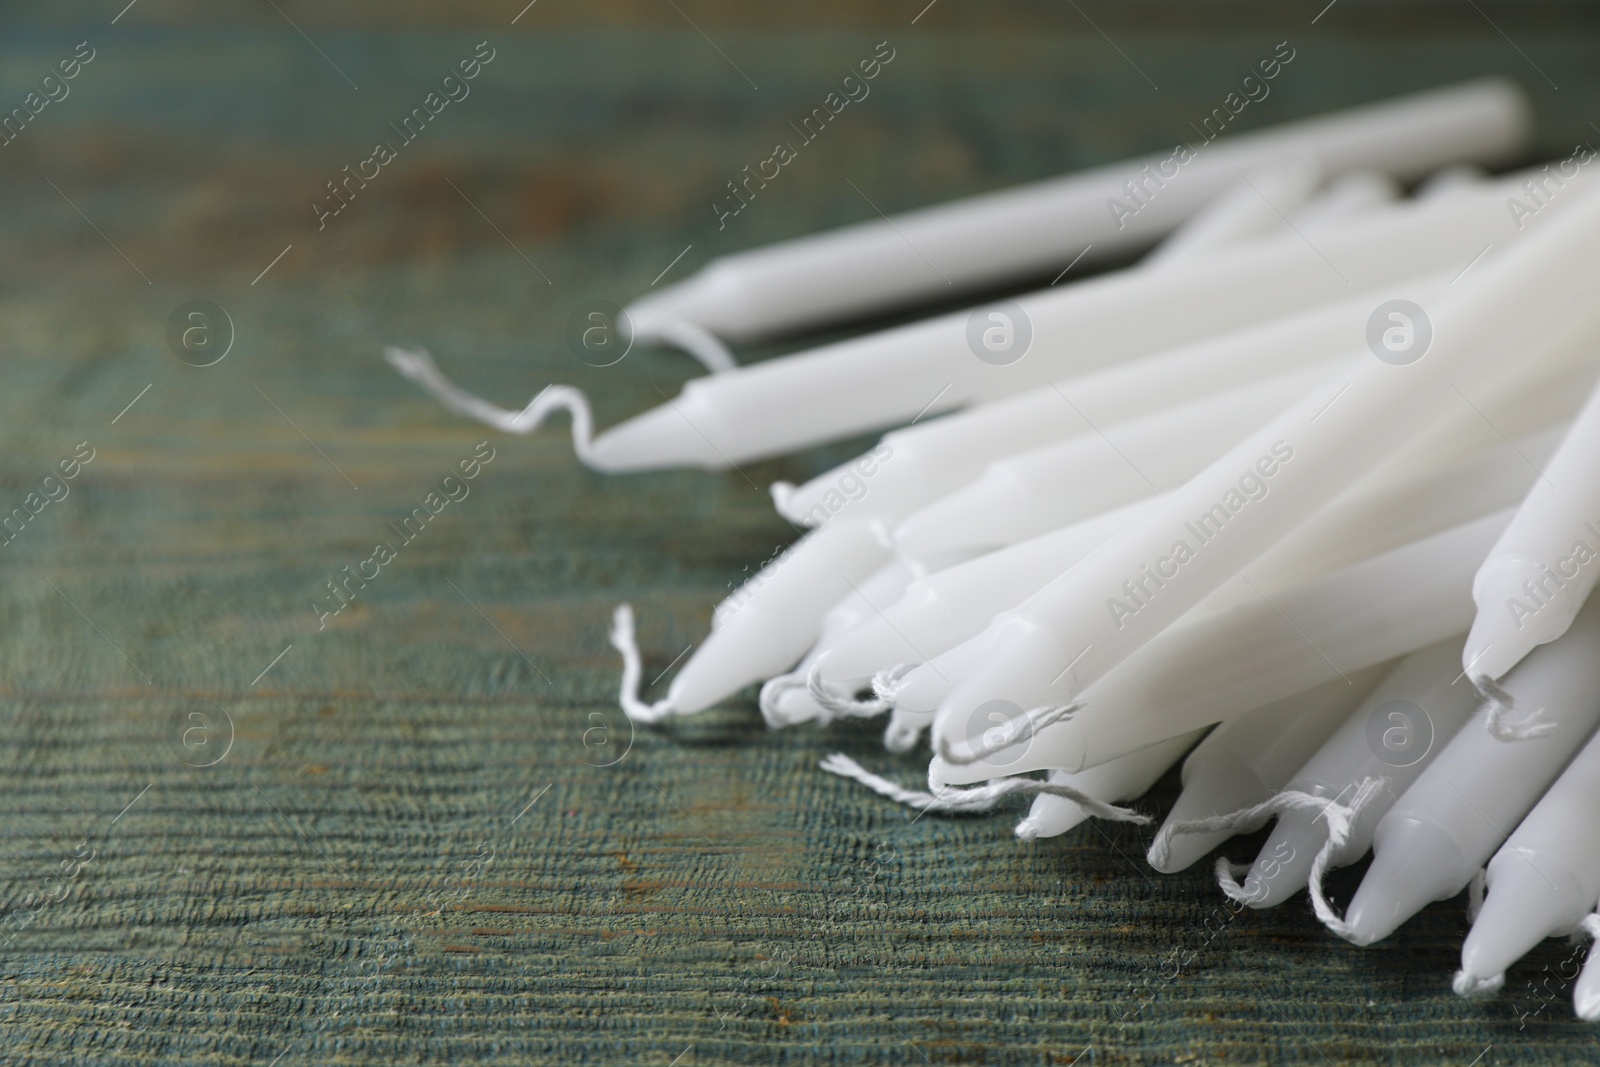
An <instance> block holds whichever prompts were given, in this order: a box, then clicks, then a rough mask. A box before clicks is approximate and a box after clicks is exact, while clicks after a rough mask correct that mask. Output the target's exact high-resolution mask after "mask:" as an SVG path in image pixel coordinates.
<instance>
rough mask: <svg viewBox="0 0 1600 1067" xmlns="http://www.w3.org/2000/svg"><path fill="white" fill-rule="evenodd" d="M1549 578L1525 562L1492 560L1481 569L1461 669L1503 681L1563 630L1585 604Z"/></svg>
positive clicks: (1539, 569)
mask: <svg viewBox="0 0 1600 1067" xmlns="http://www.w3.org/2000/svg"><path fill="white" fill-rule="evenodd" d="M1551 578H1552V575H1551V574H1550V573H1548V572H1546V571H1545V569H1544V568H1542V567H1540V566H1538V565H1537V564H1534V563H1531V562H1529V561H1527V560H1523V559H1506V560H1490V561H1489V562H1488V563H1486V564H1485V565H1484V566H1483V568H1482V569H1481V570H1479V572H1478V575H1477V577H1476V578H1474V579H1473V582H1472V600H1473V603H1474V604H1476V605H1477V608H1478V613H1477V616H1476V617H1475V618H1474V619H1473V620H1472V629H1471V631H1469V632H1468V634H1467V643H1466V645H1465V646H1463V648H1462V650H1461V667H1462V669H1463V670H1465V671H1466V672H1467V673H1468V674H1472V675H1482V676H1485V677H1488V678H1494V679H1500V678H1504V677H1505V675H1506V672H1508V671H1509V670H1511V668H1513V667H1515V666H1516V665H1517V664H1518V663H1520V662H1521V661H1522V658H1523V657H1524V656H1526V655H1527V654H1528V653H1529V652H1532V651H1533V650H1534V649H1535V648H1537V647H1538V646H1539V645H1542V644H1544V643H1545V642H1546V641H1554V640H1555V639H1556V638H1558V637H1560V636H1561V635H1562V634H1564V633H1566V632H1567V628H1568V627H1570V626H1571V625H1572V620H1573V619H1574V618H1575V617H1576V616H1577V613H1578V609H1579V608H1581V607H1582V606H1583V605H1582V603H1581V602H1579V603H1574V601H1573V598H1572V596H1571V595H1570V594H1569V592H1568V591H1567V590H1566V589H1563V588H1559V587H1555V586H1554V585H1553V583H1552V581H1551Z"/></svg>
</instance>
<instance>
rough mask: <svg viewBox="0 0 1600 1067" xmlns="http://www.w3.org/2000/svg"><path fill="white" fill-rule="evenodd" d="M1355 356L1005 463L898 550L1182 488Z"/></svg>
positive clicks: (950, 542) (1072, 518) (956, 544)
mask: <svg viewBox="0 0 1600 1067" xmlns="http://www.w3.org/2000/svg"><path fill="white" fill-rule="evenodd" d="M1354 369H1355V364H1354V362H1353V360H1352V359H1351V358H1350V357H1343V358H1340V359H1337V360H1325V361H1323V362H1320V363H1317V364H1314V365H1312V366H1310V367H1306V368H1303V369H1300V370H1295V371H1291V372H1289V373H1287V374H1276V375H1271V376H1268V377H1263V378H1261V379H1259V380H1257V381H1255V382H1252V383H1250V384H1247V385H1242V386H1238V387H1236V388H1233V389H1228V390H1225V391H1222V392H1218V393H1213V394H1211V395H1209V396H1204V397H1201V398H1200V399H1198V400H1195V401H1192V402H1190V403H1187V404H1180V405H1177V406H1175V407H1171V408H1167V409H1165V410H1163V411H1158V412H1154V413H1152V414H1150V415H1146V416H1143V417H1142V418H1138V419H1130V420H1128V421H1126V422H1120V423H1114V424H1111V425H1101V426H1098V427H1096V428H1095V429H1093V430H1090V431H1088V432H1086V433H1081V434H1078V435H1077V436H1074V437H1069V438H1067V439H1065V440H1062V441H1056V442H1053V443H1051V444H1048V445H1041V446H1039V447H1037V448H1031V449H1029V450H1027V451H1026V452H1020V453H1017V454H1014V455H1011V456H1007V457H1005V458H1004V459H1001V460H997V461H996V462H994V463H991V464H989V466H988V467H987V468H986V469H985V470H984V472H983V474H982V475H980V476H979V477H978V479H977V480H976V481H974V482H972V483H970V484H968V485H967V486H965V487H963V488H960V489H957V490H956V491H954V492H952V493H949V494H947V495H945V496H943V497H941V498H939V499H938V500H936V501H934V502H933V503H931V504H929V505H928V506H926V507H923V508H920V509H918V510H917V511H914V512H912V513H911V514H909V515H907V516H906V517H905V518H904V519H903V520H901V522H900V523H899V524H898V525H896V526H895V527H894V533H893V536H894V543H895V548H896V549H897V550H899V551H900V552H902V553H904V554H905V555H907V556H909V557H911V558H912V559H916V560H929V559H938V558H940V557H941V556H958V555H962V554H967V555H970V554H972V553H974V552H982V551H988V550H990V549H994V548H997V547H1000V546H1003V545H1009V544H1015V543H1016V542H1017V541H1020V540H1022V539H1024V538H1028V537H1033V536H1036V535H1038V534H1041V533H1044V532H1046V531H1048V530H1052V529H1055V528H1057V527H1060V526H1064V525H1066V524H1068V523H1072V522H1077V521H1078V520H1079V519H1082V518H1085V517H1087V516H1090V515H1094V514H1096V513H1098V512H1101V511H1105V510H1107V509H1110V508H1115V507H1121V506H1123V505H1124V504H1130V503H1132V502H1134V501H1136V500H1140V499H1143V498H1144V497H1147V496H1149V495H1151V494H1152V493H1155V492H1160V491H1164V490H1168V489H1173V488H1176V487H1177V486H1180V485H1182V484H1183V483H1184V482H1185V481H1187V480H1188V479H1190V478H1192V477H1194V476H1195V475H1196V474H1198V473H1200V472H1201V471H1202V470H1204V469H1205V468H1206V467H1207V465H1209V464H1211V463H1213V462H1215V461H1216V459H1217V457H1218V456H1220V455H1222V454H1223V453H1224V452H1226V451H1227V450H1228V449H1230V448H1232V447H1233V446H1234V445H1237V444H1238V443H1239V441H1240V440H1241V439H1242V438H1244V437H1245V436H1246V435H1247V434H1248V433H1249V432H1250V431H1251V430H1253V429H1255V428H1257V427H1259V426H1261V425H1262V424H1264V423H1266V422H1267V421H1268V420H1270V419H1271V418H1272V417H1273V416H1274V415H1276V414H1277V413H1278V412H1280V411H1282V410H1283V409H1284V408H1285V407H1287V406H1288V405H1289V404H1291V403H1293V402H1294V401H1296V400H1298V399H1300V398H1301V397H1303V396H1305V395H1306V394H1307V393H1308V392H1310V391H1311V390H1312V389H1315V388H1316V387H1318V386H1320V385H1325V384H1326V383H1327V382H1329V381H1334V380H1339V381H1343V380H1344V379H1343V378H1338V379H1336V378H1335V375H1336V374H1339V373H1340V372H1343V373H1344V374H1346V375H1348V373H1349V372H1350V371H1352V370H1354Z"/></svg>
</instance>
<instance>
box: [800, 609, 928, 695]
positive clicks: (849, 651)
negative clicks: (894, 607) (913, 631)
mask: <svg viewBox="0 0 1600 1067" xmlns="http://www.w3.org/2000/svg"><path fill="white" fill-rule="evenodd" d="M921 662H922V657H921V656H920V655H918V654H917V650H916V649H914V648H912V647H911V645H910V644H908V643H907V641H906V639H905V638H904V637H902V636H901V635H900V633H899V632H898V631H897V630H896V629H895V627H894V624H893V623H892V622H891V621H890V620H889V619H887V618H885V617H884V616H883V615H882V614H880V615H878V616H877V617H875V618H871V619H868V620H867V621H866V622H864V623H862V624H861V625H860V626H857V627H855V628H854V629H852V630H851V631H850V632H849V633H847V634H845V635H844V636H842V637H840V638H839V639H838V642H837V643H836V644H835V645H834V646H833V647H832V648H830V649H829V650H828V651H826V652H824V653H823V654H822V655H821V656H818V657H817V670H818V671H819V672H820V674H821V677H822V680H823V681H824V682H826V683H827V684H829V685H832V686H837V687H840V688H856V687H858V686H862V685H866V684H869V683H870V682H871V681H872V676H873V675H874V674H876V673H877V672H878V671H880V670H883V669H884V668H885V667H894V666H898V665H899V664H902V663H921Z"/></svg>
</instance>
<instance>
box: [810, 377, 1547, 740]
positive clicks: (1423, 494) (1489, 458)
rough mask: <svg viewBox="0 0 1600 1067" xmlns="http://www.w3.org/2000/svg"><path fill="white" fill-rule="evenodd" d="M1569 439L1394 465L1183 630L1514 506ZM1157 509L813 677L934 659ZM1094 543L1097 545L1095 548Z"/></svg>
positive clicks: (944, 690) (927, 599)
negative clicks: (1541, 465) (1540, 467)
mask: <svg viewBox="0 0 1600 1067" xmlns="http://www.w3.org/2000/svg"><path fill="white" fill-rule="evenodd" d="M1557 395H1559V394H1557ZM1467 428H1476V424H1471V423H1469V424H1467ZM1564 431H1565V427H1563V426H1555V427H1551V428H1548V429H1546V430H1542V431H1539V432H1537V433H1535V434H1531V435H1529V436H1527V437H1523V438H1520V439H1518V440H1516V441H1512V442H1507V443H1504V444H1501V445H1499V446H1498V447H1494V448H1489V449H1487V450H1484V451H1482V452H1479V453H1477V454H1475V455H1474V454H1473V449H1474V447H1475V446H1476V445H1478V444H1480V443H1479V442H1473V441H1471V440H1470V439H1469V438H1468V437H1465V436H1463V437H1462V438H1461V439H1460V440H1459V441H1458V442H1457V443H1456V444H1455V446H1454V448H1447V447H1442V446H1441V447H1438V448H1436V449H1429V450H1427V452H1426V454H1425V455H1414V454H1410V453H1408V454H1403V455H1401V456H1399V457H1397V458H1396V461H1395V462H1394V463H1392V464H1390V465H1388V466H1386V467H1384V468H1382V469H1381V470H1380V471H1377V472H1374V473H1373V474H1372V475H1369V476H1368V477H1367V478H1365V479H1363V480H1362V481H1361V482H1360V483H1358V484H1357V485H1356V486H1354V487H1352V489H1351V490H1350V491H1349V492H1347V493H1345V494H1344V495H1342V496H1340V497H1339V498H1337V499H1336V500H1334V501H1332V502H1330V503H1329V504H1328V506H1327V507H1325V508H1323V509H1322V510H1321V511H1320V512H1318V513H1317V515H1316V516H1315V517H1314V518H1313V519H1311V520H1310V521H1308V522H1307V523H1306V524H1305V525H1304V526H1302V527H1301V528H1300V529H1298V530H1296V531H1295V532H1294V533H1293V534H1292V535H1290V536H1289V537H1287V538H1285V539H1284V540H1283V541H1280V542H1279V543H1278V544H1277V545H1275V546H1274V547H1273V548H1272V549H1271V550H1269V551H1268V552H1266V553H1264V554H1263V555H1262V556H1261V557H1259V558H1258V559H1257V560H1256V561H1255V562H1254V563H1252V564H1251V565H1250V567H1249V568H1248V569H1247V570H1246V572H1245V574H1244V578H1243V580H1240V581H1235V582H1231V583H1229V584H1228V585H1226V586H1224V587H1223V588H1222V589H1219V590H1218V591H1217V592H1215V593H1213V594H1212V595H1211V596H1210V597H1208V598H1207V599H1206V600H1205V601H1203V602H1202V603H1201V604H1200V605H1199V606H1198V607H1196V608H1195V609H1194V610H1193V611H1191V612H1190V613H1189V614H1188V615H1186V616H1185V617H1184V619H1183V621H1182V623H1180V625H1184V626H1188V625H1192V624H1195V623H1197V622H1199V621H1201V620H1203V619H1204V618H1205V617H1206V616H1208V615H1210V614H1215V613H1216V612H1218V611H1221V610H1224V609H1225V608H1228V607H1232V606H1234V605H1237V604H1251V603H1254V602H1256V601H1258V600H1259V599H1260V598H1261V597H1262V596H1273V595H1275V594H1276V593H1277V592H1278V591H1279V590H1285V589H1290V588H1292V587H1294V586H1297V585H1302V584H1304V583H1306V582H1309V581H1311V580H1313V579H1315V578H1317V577H1320V576H1321V575H1323V574H1326V573H1328V572H1329V571H1332V570H1334V569H1337V568H1339V567H1345V566H1351V565H1353V564H1356V563H1359V562H1361V561H1362V560H1366V559H1369V558H1371V557H1373V556H1377V555H1381V554H1382V553H1385V552H1389V551H1392V550H1394V549H1397V548H1400V547H1402V546H1405V545H1409V544H1411V543H1413V542H1416V541H1420V540H1422V539H1424V538H1428V537H1432V536H1434V535H1435V534H1438V533H1440V532H1442V531H1444V530H1447V529H1449V528H1451V527H1453V526H1457V525H1460V524H1464V523H1469V522H1472V521H1474V520H1476V519H1478V518H1480V517H1482V516H1484V515H1488V514H1490V513H1493V512H1496V511H1500V510H1504V509H1507V508H1510V507H1512V506H1513V505H1514V504H1515V503H1516V502H1517V501H1518V500H1520V499H1521V498H1522V496H1523V494H1524V493H1526V491H1527V487H1528V485H1529V484H1530V483H1531V482H1532V480H1533V479H1534V477H1536V475H1537V464H1539V463H1540V462H1542V461H1543V460H1544V459H1545V458H1546V457H1547V456H1549V455H1550V453H1551V452H1552V451H1553V450H1554V449H1555V447H1556V444H1557V443H1558V442H1559V441H1560V439H1561V437H1562V435H1563V433H1564ZM1456 450H1458V451H1459V452H1460V453H1461V455H1460V456H1459V457H1457V458H1456V459H1455V461H1454V462H1450V463H1444V462H1441V460H1440V458H1439V457H1440V455H1441V454H1443V455H1448V454H1450V452H1452V451H1456ZM1413 467H1414V469H1412V468H1413ZM1158 506H1159V504H1158V503H1157V502H1156V500H1155V498H1152V499H1150V500H1146V501H1143V502H1141V503H1140V504H1137V505H1132V506H1129V507H1127V508H1122V509H1118V511H1116V512H1114V513H1107V514H1106V515H1103V516H1097V517H1096V518H1095V519H1092V520H1087V521H1086V522H1084V523H1080V524H1075V525H1074V526H1071V527H1067V528H1065V529H1063V530H1060V531H1056V532H1055V533H1052V534H1048V535H1043V536H1040V537H1038V538H1034V539H1032V540H1030V541H1026V542H1023V543H1021V544H1019V545H1016V546H1013V547H1011V548H1007V549H1003V550H1001V551H999V552H993V553H990V554H989V555H987V556H981V557H979V558H978V559H975V560H972V561H970V562H968V563H965V564H962V565H960V566H957V567H951V568H948V569H946V570H944V571H940V572H937V573H935V574H933V575H931V576H929V577H928V578H925V579H922V580H919V581H918V582H916V583H914V584H912V585H911V586H909V587H908V588H907V591H906V596H905V597H904V598H903V599H902V600H901V601H899V602H897V603H895V604H894V605H891V606H890V607H888V608H886V609H885V610H884V613H883V615H882V617H880V618H873V619H869V620H867V621H866V622H865V623H863V624H862V625H861V626H859V627H857V628H856V629H854V630H851V631H849V632H846V633H844V634H841V635H840V636H838V637H836V638H833V639H832V640H831V641H830V642H829V647H828V648H826V649H823V650H822V651H821V652H820V654H819V655H818V659H817V662H818V669H819V670H820V671H821V674H822V677H823V679H824V680H825V681H828V682H831V683H833V684H835V685H837V686H839V687H841V688H845V689H853V688H855V687H856V686H857V685H859V684H861V682H862V681H863V680H864V679H865V678H866V677H867V676H870V675H871V674H872V673H874V672H875V671H877V670H879V669H882V668H885V667H890V666H893V665H896V664H902V663H920V662H923V661H924V660H926V659H928V658H930V657H931V656H933V655H938V654H941V653H942V652H943V651H944V650H946V649H949V648H953V647H954V646H955V645H956V644H957V643H959V642H961V641H965V640H968V639H970V638H973V637H976V636H977V635H978V634H979V633H981V632H982V630H983V628H984V627H985V626H987V625H988V623H989V620H991V619H992V618H993V617H994V616H995V615H996V614H998V613H999V612H1001V611H1003V610H1005V608H1007V607H1009V606H1010V605H1012V604H1015V603H1017V602H1018V600H1020V599H1021V596H1019V590H1023V589H1027V590H1029V591H1031V590H1035V589H1037V588H1039V587H1040V586H1041V585H1042V584H1047V583H1048V581H1049V580H1050V579H1049V578H1048V577H1046V576H1048V575H1055V574H1059V573H1061V572H1062V571H1063V570H1065V569H1066V568H1067V567H1070V566H1071V565H1072V563H1074V562H1075V561H1076V560H1077V559H1081V558H1082V556H1083V555H1085V554H1087V552H1088V551H1090V547H1089V546H1090V545H1091V544H1093V545H1094V546H1095V547H1098V544H1103V543H1104V541H1105V540H1109V538H1110V536H1111V535H1113V534H1114V533H1117V532H1120V531H1121V530H1122V529H1124V528H1126V527H1127V526H1129V525H1131V523H1132V522H1133V521H1134V520H1135V519H1137V518H1138V517H1139V516H1141V515H1143V514H1146V513H1148V512H1149V511H1150V510H1152V509H1153V508H1155V507H1158ZM1096 537H1099V538H1101V540H1100V541H1099V542H1095V540H1094V539H1095V538H1096ZM1058 550H1059V554H1057V552H1058ZM1022 595H1026V593H1024V594H1022ZM921 653H927V655H923V654H921ZM958 677H959V675H958V674H957V672H955V671H954V670H952V669H951V668H949V667H943V668H941V669H940V672H939V673H937V674H935V675H933V676H931V677H930V676H929V675H928V674H927V673H922V672H913V674H912V675H910V676H909V677H907V678H906V679H904V681H903V682H902V683H901V691H900V693H899V694H898V695H897V699H898V700H900V701H901V703H902V704H905V705H907V707H908V709H909V708H910V707H912V706H915V707H918V708H922V709H923V710H925V711H928V712H930V713H931V711H932V707H933V706H930V705H926V702H927V701H929V700H934V701H935V702H937V701H938V700H942V699H943V697H944V696H945V695H948V692H949V690H950V688H952V687H953V685H954V682H955V680H956V679H957V678H958Z"/></svg>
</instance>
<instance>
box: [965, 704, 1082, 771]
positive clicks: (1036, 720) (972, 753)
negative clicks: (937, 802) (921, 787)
mask: <svg viewBox="0 0 1600 1067" xmlns="http://www.w3.org/2000/svg"><path fill="white" fill-rule="evenodd" d="M1082 707H1083V705H1082V704H1056V705H1047V706H1045V707H1042V708H1034V709H1032V710H1031V711H1025V712H1023V714H1022V717H1021V719H1012V720H1011V721H1010V722H1008V723H1007V724H1006V725H1007V726H1008V727H1009V726H1011V725H1012V724H1014V723H1019V722H1020V723H1021V726H1020V728H1019V729H1018V730H1017V731H1016V732H1015V733H1013V732H1011V731H1010V730H1009V729H994V730H989V731H987V732H985V734H984V737H985V738H987V737H988V735H989V734H991V733H997V734H999V735H1000V736H999V737H997V738H996V739H995V740H993V741H988V740H985V741H984V742H983V744H981V745H978V746H977V747H976V748H969V749H968V750H967V751H966V752H960V753H958V752H956V750H955V749H954V748H952V747H951V745H950V739H949V738H948V737H942V736H941V737H939V738H938V739H937V740H936V741H935V742H934V751H935V752H937V753H938V755H939V758H940V759H942V760H944V762H946V763H948V764H949V765H950V766H952V767H967V766H970V765H972V764H974V763H978V762H980V761H982V760H985V759H988V758H989V757H990V756H992V755H994V754H995V753H997V752H1004V751H1005V750H1006V749H1008V748H1012V747H1014V746H1016V745H1019V744H1021V743H1022V742H1024V741H1028V740H1031V739H1032V738H1033V735H1034V734H1036V733H1037V732H1038V731H1040V730H1043V729H1044V728H1045V727H1047V726H1051V725H1053V724H1055V723H1058V722H1061V721H1063V720H1065V719H1070V718H1072V716H1073V715H1074V714H1075V713H1076V712H1077V711H1078V710H1079V709H1081V708H1082Z"/></svg>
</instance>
